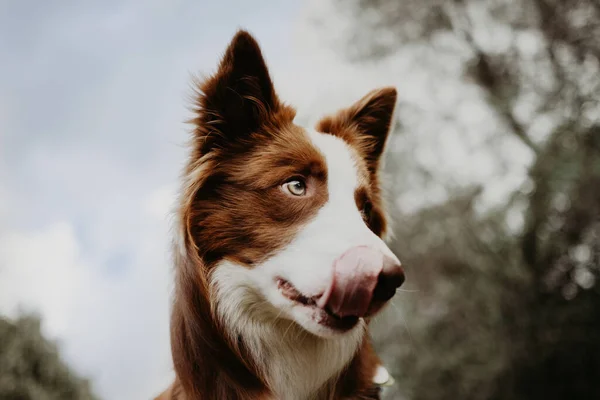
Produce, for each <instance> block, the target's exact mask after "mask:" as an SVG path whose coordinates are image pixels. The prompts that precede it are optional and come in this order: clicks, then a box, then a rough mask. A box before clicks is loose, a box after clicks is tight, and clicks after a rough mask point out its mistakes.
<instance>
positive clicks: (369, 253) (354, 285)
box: [317, 246, 383, 317]
mask: <svg viewBox="0 0 600 400" xmlns="http://www.w3.org/2000/svg"><path fill="white" fill-rule="evenodd" d="M382 269H383V255H382V254H381V252H379V251H376V250H374V249H371V248H370V247H366V246H358V247H353V248H351V249H350V250H348V251H346V252H345V253H344V254H343V255H342V256H341V257H340V258H338V259H337V260H336V262H335V264H334V266H333V279H332V282H331V285H330V286H329V288H328V290H326V291H325V293H324V294H323V296H321V298H320V299H319V301H318V302H317V305H318V306H319V307H321V308H327V309H329V311H331V312H333V313H334V314H336V315H338V316H340V317H345V316H350V315H352V316H358V317H362V316H363V315H365V313H366V312H367V309H368V308H369V305H370V304H371V300H372V297H373V290H374V289H375V286H376V285H377V278H378V276H379V274H380V273H381V271H382Z"/></svg>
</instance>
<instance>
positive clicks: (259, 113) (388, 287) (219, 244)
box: [157, 30, 404, 400]
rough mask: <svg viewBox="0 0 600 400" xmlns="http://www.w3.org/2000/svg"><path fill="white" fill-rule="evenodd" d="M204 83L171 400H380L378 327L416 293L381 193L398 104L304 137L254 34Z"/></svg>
mask: <svg viewBox="0 0 600 400" xmlns="http://www.w3.org/2000/svg"><path fill="white" fill-rule="evenodd" d="M196 84H197V93H196V98H195V103H194V118H193V119H192V120H191V121H190V122H191V123H192V125H193V132H192V140H191V151H190V156H189V160H188V163H187V166H186V167H185V169H184V173H183V179H182V180H183V183H182V189H181V191H180V197H179V200H178V203H177V210H176V216H175V217H176V229H175V240H174V251H173V253H174V264H175V265H174V266H175V289H174V297H173V304H172V311H171V350H172V358H173V363H174V370H175V375H176V377H175V381H174V382H173V384H172V385H171V386H170V387H169V388H168V389H167V390H166V391H165V392H163V393H162V394H161V395H160V396H159V397H158V398H157V399H160V400H167V399H168V400H179V399H186V400H195V399H219V400H221V399H228V400H236V399H239V400H242V399H244V400H246V399H252V400H262V399H285V400H300V399H365V398H367V399H376V398H379V390H378V387H377V385H376V383H375V382H374V380H375V376H376V374H377V372H378V371H380V372H381V370H380V368H381V362H380V360H379V359H378V357H377V355H376V354H375V352H374V350H373V348H372V346H371V343H370V339H369V336H368V329H367V328H368V324H369V321H370V320H371V318H372V317H373V316H375V315H376V314H378V313H379V312H380V310H381V309H382V307H383V306H384V305H385V304H386V303H388V302H389V300H390V299H391V298H392V297H393V296H394V294H395V293H396V290H397V289H398V288H399V287H400V285H401V284H402V283H403V281H404V272H403V269H402V267H401V264H400V261H399V260H398V258H397V257H396V256H395V255H394V254H393V253H392V251H391V250H390V249H389V248H388V246H387V245H386V244H385V242H384V240H383V239H382V238H383V237H384V234H385V233H386V224H387V218H386V215H385V209H384V205H383V199H382V197H383V196H382V188H381V186H380V182H379V181H380V177H379V175H380V164H381V158H382V154H383V152H384V149H385V144H386V141H387V137H388V135H389V131H390V125H391V122H392V120H393V116H394V109H395V104H396V96H397V94H396V89H395V88H393V87H385V88H381V89H377V90H374V91H372V92H370V93H368V94H367V95H366V96H364V97H363V98H362V99H360V100H358V101H357V102H356V103H354V104H353V105H351V106H350V107H349V108H347V109H344V110H341V111H339V112H338V113H336V114H334V115H330V116H326V117H324V118H323V119H322V120H321V121H320V122H319V123H318V124H317V125H316V127H315V128H311V129H308V128H302V127H300V126H298V125H296V124H295V123H294V117H295V110H294V108H292V107H291V106H290V105H287V104H285V103H283V102H282V101H281V100H280V99H279V97H278V95H277V94H276V92H275V89H274V87H273V83H272V80H271V78H270V75H269V71H268V69H267V66H266V63H265V61H264V58H263V56H262V53H261V49H260V47H259V45H258V43H257V41H256V40H255V39H254V38H253V37H252V36H251V35H250V34H249V33H248V32H247V31H244V30H240V31H238V32H237V33H236V34H235V36H234V37H233V39H232V41H231V43H230V44H229V46H228V48H227V50H226V51H225V54H224V56H223V58H222V60H221V63H220V65H219V67H218V70H217V71H216V73H214V74H213V75H212V76H210V77H208V78H207V79H205V80H204V81H202V82H196Z"/></svg>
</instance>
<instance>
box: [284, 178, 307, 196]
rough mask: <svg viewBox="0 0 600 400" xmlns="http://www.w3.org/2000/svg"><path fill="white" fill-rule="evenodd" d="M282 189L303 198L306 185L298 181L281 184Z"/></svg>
mask: <svg viewBox="0 0 600 400" xmlns="http://www.w3.org/2000/svg"><path fill="white" fill-rule="evenodd" d="M283 186H284V188H285V189H286V190H287V191H288V192H290V194H292V195H294V196H304V195H305V194H306V184H305V183H304V182H302V181H299V180H293V181H289V182H286V183H284V184H283Z"/></svg>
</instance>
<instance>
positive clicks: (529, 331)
mask: <svg viewBox="0 0 600 400" xmlns="http://www.w3.org/2000/svg"><path fill="white" fill-rule="evenodd" d="M333 1H334V2H335V4H336V6H337V7H338V10H339V11H340V12H341V13H344V15H345V17H346V18H347V19H348V20H350V21H352V24H351V29H350V31H348V32H346V33H347V34H348V35H347V36H346V37H349V38H350V39H349V41H348V43H347V44H346V46H345V47H344V52H345V54H346V55H347V56H348V58H349V59H350V60H352V61H353V62H359V63H360V62H365V61H373V60H378V61H381V60H383V59H385V58H389V57H393V56H394V55H397V54H398V52H401V54H402V56H403V57H411V58H412V59H413V60H414V62H415V65H418V67H419V68H421V69H426V70H427V73H428V74H429V75H430V76H431V77H432V78H431V79H432V81H433V82H437V83H439V82H442V81H452V82H453V85H454V86H453V90H454V92H455V95H456V97H457V98H458V101H457V102H456V104H459V103H460V102H461V101H471V102H472V103H477V104H478V106H479V108H477V109H476V111H477V112H481V113H483V114H485V115H486V118H485V119H486V121H487V123H486V124H485V125H484V126H482V125H480V126H478V127H477V129H473V127H472V126H471V127H468V126H464V124H463V123H462V121H460V119H459V118H457V117H456V115H457V114H458V113H457V107H453V106H452V105H451V106H450V107H446V108H445V109H440V110H434V111H432V110H427V111H426V112H423V113H419V110H418V108H415V107H414V105H411V104H406V103H405V104H401V105H400V109H399V113H398V115H399V124H398V129H396V132H397V134H396V136H395V138H394V139H395V142H397V143H398V145H395V146H393V148H392V150H393V152H392V154H391V155H390V156H389V162H388V173H389V174H390V176H392V177H396V179H395V183H396V186H395V187H394V190H393V192H392V193H393V195H394V196H395V197H396V198H399V199H400V202H402V196H403V194H404V193H405V192H406V191H407V190H411V189H412V188H413V187H414V186H415V185H416V186H420V187H421V189H423V188H426V187H427V186H428V185H430V184H431V182H434V183H436V184H441V185H443V186H444V190H445V192H446V193H447V198H448V200H447V201H445V202H440V203H438V204H435V205H428V206H426V207H421V208H420V209H419V210H417V211H415V212H403V211H402V210H394V212H392V216H393V217H394V219H395V220H396V224H395V225H396V229H395V238H394V240H393V242H392V245H393V246H394V248H395V249H396V251H397V253H398V254H400V255H401V258H402V259H403V261H405V263H406V264H407V265H408V268H409V269H408V283H409V284H411V283H412V287H416V288H417V290H418V291H417V292H415V293H400V296H399V300H398V301H396V304H395V308H392V309H391V310H390V312H389V313H388V318H387V319H385V320H382V321H381V322H380V323H379V324H378V325H377V326H376V334H375V337H376V338H377V346H378V348H379V349H380V351H381V353H382V355H383V358H384V360H385V361H386V362H387V363H388V365H389V366H390V367H391V369H392V372H393V373H394V374H395V375H396V381H397V382H398V384H397V386H396V388H394V389H392V390H391V391H390V392H389V393H388V397H390V398H409V399H415V400H416V399H441V398H444V399H445V398H456V399H498V400H500V399H507V400H508V399H546V400H547V399H563V398H576V399H596V398H600V385H598V383H597V379H598V378H599V377H600V340H598V338H600V288H599V286H600V285H598V284H596V282H597V281H598V279H599V278H600V276H599V275H600V3H598V2H597V0H579V1H575V0H516V1H509V0H452V1H450V0H403V1H394V0H353V1H343V2H342V1H340V0H333ZM448 65H452V66H454V67H453V68H449V67H448ZM449 71H450V72H449ZM432 120H433V121H435V123H436V124H437V125H434V124H432V123H431V121H432ZM451 125H455V126H456V130H457V131H459V132H461V134H463V135H466V136H468V135H471V136H473V135H474V136H475V137H478V138H482V140H480V141H479V142H478V145H479V146H481V147H483V148H484V149H485V152H486V153H485V154H486V157H488V158H494V159H497V160H499V161H500V164H502V165H510V164H511V163H514V162H517V161H520V160H522V159H527V162H526V163H525V165H526V167H527V169H526V173H525V174H524V176H523V179H522V181H521V183H520V185H518V186H516V187H515V188H512V189H510V190H508V195H507V196H499V198H500V201H499V202H497V203H495V204H493V205H492V206H489V204H488V206H487V207H484V208H483V211H482V207H481V206H480V204H479V203H480V202H481V196H482V194H481V193H482V191H484V190H485V189H486V187H488V186H490V185H492V184H493V183H494V182H495V181H497V180H501V179H502V178H503V177H502V176H501V175H502V173H503V172H502V170H501V169H500V170H499V171H500V172H498V170H496V171H494V173H495V174H496V175H493V174H490V175H489V176H488V177H486V178H484V179H481V182H480V185H479V186H477V185H476V186H475V187H471V186H469V185H465V184H464V183H461V182H459V183H456V182H455V181H452V180H449V179H447V176H443V177H442V178H440V176H441V175H440V174H441V172H440V171H439V170H435V169H434V168H430V166H428V165H426V163H423V162H422V161H421V160H419V159H418V158H417V157H415V156H414V155H413V153H414V147H413V146H414V144H415V143H417V142H419V141H426V140H427V138H426V137H425V138H424V137H423V136H416V135H415V134H414V132H415V131H420V134H423V133H427V132H423V131H428V130H429V131H433V129H432V127H433V126H436V127H437V129H438V130H439V131H444V130H447V128H448V126H451ZM424 126H426V128H423V127H424ZM508 142H510V143H511V146H504V145H503V144H506V143H508ZM439 147H442V146H439ZM435 150H437V151H438V152H441V153H443V152H444V151H448V150H447V149H445V148H443V147H442V148H438V149H435ZM515 152H520V153H518V154H520V155H523V154H525V155H527V156H526V157H525V156H515ZM465 168H469V166H468V165H465ZM515 220H516V221H517V223H514V221H515ZM511 221H512V222H511ZM407 331H408V332H407ZM403 332H404V333H403Z"/></svg>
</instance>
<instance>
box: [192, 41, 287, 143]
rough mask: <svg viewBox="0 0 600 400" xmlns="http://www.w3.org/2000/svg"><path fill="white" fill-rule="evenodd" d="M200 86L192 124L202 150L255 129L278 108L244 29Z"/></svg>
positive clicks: (262, 63)
mask: <svg viewBox="0 0 600 400" xmlns="http://www.w3.org/2000/svg"><path fill="white" fill-rule="evenodd" d="M199 89H200V93H199V95H198V97H197V99H196V112H197V117H196V118H195V119H194V120H193V123H194V124H195V125H196V135H197V139H199V140H201V148H202V150H204V151H202V152H206V151H208V150H210V149H211V148H212V147H213V146H215V145H223V144H225V143H226V142H227V141H232V140H235V139H238V138H243V137H244V136H245V135H248V134H250V133H252V132H254V131H256V130H257V129H258V128H259V127H260V126H261V124H263V123H264V122H265V121H266V120H267V119H268V118H269V116H270V115H271V114H272V113H274V112H276V111H277V110H278V108H279V107H280V103H279V99H278V98H277V95H276V94H275V90H274V88H273V83H272V82H271V78H270V76H269V71H268V69H267V66H266V64H265V61H264V59H263V56H262V53H261V51H260V47H259V45H258V43H257V42H256V40H255V39H254V38H253V37H252V36H251V35H250V34H249V33H248V32H246V31H239V32H238V33H237V34H236V35H235V36H234V37H233V39H232V41H231V43H230V44H229V47H228V48H227V50H226V51H225V55H224V57H223V59H222V60H221V64H220V65H219V69H218V70H217V72H216V73H215V74H214V75H213V76H211V77H210V78H208V79H206V80H205V81H204V82H203V83H202V84H200V85H199Z"/></svg>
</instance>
